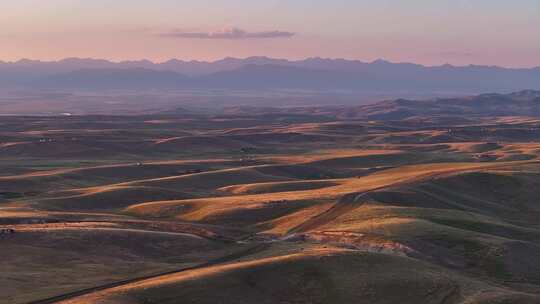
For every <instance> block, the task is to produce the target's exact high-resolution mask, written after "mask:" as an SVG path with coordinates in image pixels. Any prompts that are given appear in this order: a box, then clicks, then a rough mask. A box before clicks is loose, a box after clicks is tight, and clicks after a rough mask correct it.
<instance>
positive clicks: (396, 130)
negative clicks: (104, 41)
mask: <svg viewBox="0 0 540 304" xmlns="http://www.w3.org/2000/svg"><path fill="white" fill-rule="evenodd" d="M383 105H384V104H383ZM393 106H395V107H397V106H398V105H397V104H394V105H393ZM369 109H371V110H372V111H373V112H374V113H379V112H381V113H382V110H381V109H380V108H378V107H375V106H374V107H372V108H369ZM390 110H392V111H393V108H390ZM260 111H261V112H264V110H260ZM340 111H341V110H340ZM355 111H356V110H355ZM433 111H435V110H434V109H431V108H430V111H429V116H422V115H419V116H414V117H409V116H407V117H403V118H395V117H394V116H395V115H394V116H392V115H390V114H388V115H390V116H391V118H387V117H386V116H384V115H382V114H381V113H379V114H377V115H379V116H381V117H383V116H384V118H381V117H379V118H378V119H377V117H375V116H374V117H371V118H370V119H365V118H362V117H360V118H357V117H354V118H351V119H346V118H343V117H342V114H343V113H342V112H339V113H337V114H335V113H334V114H335V115H334V114H332V113H331V110H329V109H321V111H320V112H318V113H317V114H314V113H313V109H306V112H305V113H302V111H301V109H295V110H291V113H292V114H287V113H275V112H271V113H272V115H265V114H264V113H262V114H261V115H252V116H247V115H245V114H244V113H237V114H229V115H190V116H182V115H181V114H174V115H158V114H156V115H145V116H125V117H124V116H69V117H17V116H13V117H11V116H9V117H3V118H2V122H1V123H0V125H1V131H0V168H2V170H1V171H0V249H1V254H2V259H1V260H0V295H1V296H0V303H1V304H23V303H36V304H37V303H66V304H67V303H69V304H87V303H102V304H151V303H154V304H157V303H159V304H169V303H170V304H173V303H223V302H224V299H226V302H227V303H306V304H307V303H411V304H412V303H434V304H435V303H436V304H458V303H463V304H465V303H467V304H487V303H540V221H539V220H538V219H539V218H540V196H539V194H538V190H539V189H540V137H539V134H540V133H538V130H539V126H540V122H539V121H538V120H537V119H532V118H528V117H516V116H513V117H503V116H497V117H474V118H470V119H468V118H467V117H464V116H461V115H460V117H459V118H460V119H457V118H458V117H456V119H455V123H453V122H452V121H453V120H452V119H451V117H449V116H445V115H441V116H437V115H434V114H433ZM321 113H323V114H321ZM338 114H339V115H338ZM373 115H375V114H373ZM448 115H450V114H448ZM534 130H536V131H534Z"/></svg>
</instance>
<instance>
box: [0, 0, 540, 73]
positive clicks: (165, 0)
mask: <svg viewBox="0 0 540 304" xmlns="http://www.w3.org/2000/svg"><path fill="white" fill-rule="evenodd" d="M254 2H255V1H247V0H231V1H209V0H201V1H171V0H156V1H142V0H139V1H137V0H135V1H127V0H116V1H113V0H96V1H91V2H90V1H81V0H78V1H77V0H49V1H40V0H21V1H17V2H15V1H10V3H9V4H3V5H2V6H3V7H2V10H3V11H4V12H7V13H6V16H5V17H4V18H2V19H0V43H1V45H2V48H0V60H4V61H14V60H18V59H20V58H31V59H41V60H56V59H61V58H65V57H92V58H105V59H111V60H117V61H120V60H137V59H143V58H145V59H150V60H153V61H165V60H168V59H170V58H178V59H185V60H190V59H195V60H215V59H220V58H223V57H227V56H232V57H249V56H269V57H280V58H290V59H300V58H306V57H333V58H337V57H340V58H349V59H360V60H364V61H371V60H375V59H378V58H384V59H387V60H390V61H397V62H405V61H406V62H417V63H422V64H428V65H435V64H443V63H451V64H458V65H464V64H487V65H502V66H515V67H528V66H540V35H538V33H537V31H538V30H537V29H538V28H540V3H539V2H538V1H527V0H521V1H519V0H518V1H512V2H509V1H502V0H491V1H487V0H477V1H445V0H444V1H443V0H441V1H428V0H411V1H407V3H404V2H405V1H390V0H387V1H368V0H357V1H353V0H337V1H317V0H315V1H305V0H298V1H294V2H292V1H278V0H275V1H270V0H265V1H256V2H257V3H254ZM291 2H292V3H291Z"/></svg>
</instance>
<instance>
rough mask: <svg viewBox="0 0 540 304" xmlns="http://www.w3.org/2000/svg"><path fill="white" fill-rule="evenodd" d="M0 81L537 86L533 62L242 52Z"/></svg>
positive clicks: (44, 70)
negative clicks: (241, 55) (510, 64)
mask: <svg viewBox="0 0 540 304" xmlns="http://www.w3.org/2000/svg"><path fill="white" fill-rule="evenodd" d="M0 87H31V88H55V89H133V90H137V89H140V90H145V89H153V88H155V89H238V90H251V89H300V90H314V91H321V90H324V91H328V90H333V91H342V90H343V91H353V92H392V93H399V92H423V93H437V92H449V93H456V94H470V93H479V92H510V91H519V90H524V89H537V90H540V67H537V68H528V69H513V68H502V67H495V66H475V65H469V66H452V65H442V66H423V65H418V64H412V63H391V62H388V61H384V60H377V61H374V62H370V63H366V62H362V61H355V60H345V59H323V58H310V59H305V60H299V61H289V60H284V59H273V58H267V57H250V58H246V59H236V58H225V59H223V60H218V61H215V62H201V61H181V60H176V59H173V60H169V61H167V62H163V63H153V62H150V61H148V60H142V61H125V62H118V63H116V62H111V61H107V60H100V59H79V58H68V59H64V60H61V61H55V62H43V61H32V60H20V61H17V62H9V63H7V62H0Z"/></svg>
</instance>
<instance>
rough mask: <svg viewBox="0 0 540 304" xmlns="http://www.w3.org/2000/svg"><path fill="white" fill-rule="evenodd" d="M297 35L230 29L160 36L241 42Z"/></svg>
mask: <svg viewBox="0 0 540 304" xmlns="http://www.w3.org/2000/svg"><path fill="white" fill-rule="evenodd" d="M294 35H295V33H291V32H285V31H265V32H248V31H245V30H242V29H239V28H228V29H223V30H219V31H214V32H194V31H183V30H175V31H171V32H169V33H163V34H160V36H164V37H171V38H179V39H226V40H241V39H272V38H290V37H293V36H294Z"/></svg>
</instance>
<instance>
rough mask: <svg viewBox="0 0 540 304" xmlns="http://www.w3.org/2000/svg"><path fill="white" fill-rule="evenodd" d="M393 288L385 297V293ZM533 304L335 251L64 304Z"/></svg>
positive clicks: (414, 265) (205, 272)
mask: <svg viewBox="0 0 540 304" xmlns="http://www.w3.org/2000/svg"><path fill="white" fill-rule="evenodd" d="M390 290H391V292H389V291H390ZM225 299H226V301H227V302H228V303H255V302H257V303H397V302H399V303H411V304H412V303H434V304H435V303H436V304H439V303H465V302H466V303H477V304H480V303H495V301H519V302H520V303H534V302H536V301H538V298H536V297H535V296H534V295H530V294H526V293H518V292H511V291H508V290H505V289H504V288H501V287H495V286H490V285H488V284H485V283H482V282H479V281H475V280H473V279H469V278H466V277H462V276H460V275H458V274H455V273H452V272H447V271H445V270H443V269H441V268H438V267H435V266H432V265H429V264H427V263H422V262H418V261H415V260H412V259H409V258H403V257H397V256H391V255H381V254H372V253H365V252H357V251H348V250H339V249H308V250H305V251H303V252H297V253H291V254H287V255H279V254H278V255H276V256H273V257H266V258H259V259H253V260H245V261H241V262H236V263H230V264H225V265H219V266H211V267H206V268H201V269H196V270H191V271H186V272H183V273H180V274H173V275H168V276H162V277H157V278H154V279H150V280H144V281H140V282H136V283H132V284H127V285H124V286H121V287H117V288H112V289H109V290H105V291H102V292H96V293H93V294H89V295H87V296H82V297H80V298H75V299H72V300H67V301H64V302H61V303H63V304H80V303H96V304H116V303H119V304H120V303H122V304H139V303H141V304H142V303H163V304H167V303H179V302H182V303H218V302H220V301H224V300H225Z"/></svg>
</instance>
